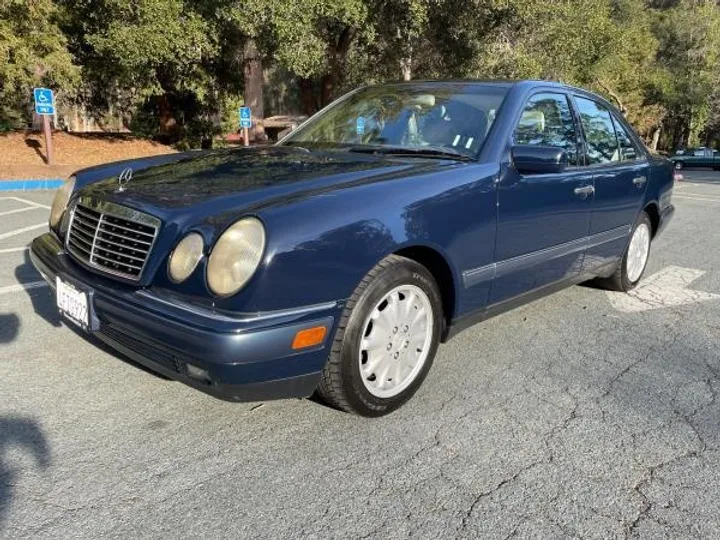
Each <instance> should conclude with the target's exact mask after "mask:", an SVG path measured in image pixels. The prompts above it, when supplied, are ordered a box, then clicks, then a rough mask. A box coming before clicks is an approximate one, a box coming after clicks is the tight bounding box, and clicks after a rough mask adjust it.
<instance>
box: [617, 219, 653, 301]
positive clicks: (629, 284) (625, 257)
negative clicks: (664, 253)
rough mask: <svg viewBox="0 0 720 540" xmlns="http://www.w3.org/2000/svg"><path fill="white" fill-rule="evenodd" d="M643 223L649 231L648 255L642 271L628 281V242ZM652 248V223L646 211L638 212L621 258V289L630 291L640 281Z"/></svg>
mask: <svg viewBox="0 0 720 540" xmlns="http://www.w3.org/2000/svg"><path fill="white" fill-rule="evenodd" d="M643 223H644V224H645V225H647V227H648V231H650V245H649V246H648V256H647V259H645V266H643V269H642V272H640V275H639V276H638V278H637V279H636V280H635V281H630V279H628V272H627V260H628V254H629V252H630V243H631V242H632V238H633V236H634V235H635V231H636V230H637V228H638V227H639V226H640V225H641V224H643ZM651 248H652V223H651V222H650V217H649V216H648V215H647V213H646V212H643V213H641V214H640V217H639V218H638V220H637V221H636V222H635V225H633V228H632V231H631V233H630V238H629V239H628V244H627V247H626V248H625V254H624V255H623V258H622V263H621V264H622V266H621V268H622V275H621V279H622V290H624V291H630V290H632V289H634V288H635V287H637V284H638V283H640V280H641V279H642V277H643V275H644V274H645V269H646V268H647V263H648V261H649V260H650V252H649V251H650V249H651Z"/></svg>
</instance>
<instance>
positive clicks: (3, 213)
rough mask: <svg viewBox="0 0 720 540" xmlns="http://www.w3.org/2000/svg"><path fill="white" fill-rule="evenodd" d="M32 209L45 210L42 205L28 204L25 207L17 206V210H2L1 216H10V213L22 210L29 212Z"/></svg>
mask: <svg viewBox="0 0 720 540" xmlns="http://www.w3.org/2000/svg"><path fill="white" fill-rule="evenodd" d="M30 210H44V208H42V207H40V206H27V207H25V208H16V209H15V210H8V211H6V212H0V216H9V215H10V214H18V213H20V212H28V211H30Z"/></svg>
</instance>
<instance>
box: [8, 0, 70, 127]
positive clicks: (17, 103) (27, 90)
mask: <svg viewBox="0 0 720 540" xmlns="http://www.w3.org/2000/svg"><path fill="white" fill-rule="evenodd" d="M57 20H58V10H57V8H56V6H55V5H54V4H53V3H52V1H51V0H33V1H28V0H0V130H2V129H3V128H5V129H7V128H11V127H21V126H25V125H27V124H28V121H29V119H30V118H31V112H30V111H31V108H30V105H31V102H32V89H33V87H36V86H47V87H50V88H53V89H54V90H55V91H56V95H57V99H58V100H59V101H62V100H63V98H64V96H66V95H67V93H69V92H72V91H73V90H74V88H75V87H76V85H77V84H78V82H79V76H78V75H79V69H78V67H77V66H76V65H75V64H73V59H72V57H71V55H70V54H69V53H68V51H67V48H66V44H67V40H66V38H65V36H64V35H63V33H62V32H61V31H60V28H59V27H58V24H57Z"/></svg>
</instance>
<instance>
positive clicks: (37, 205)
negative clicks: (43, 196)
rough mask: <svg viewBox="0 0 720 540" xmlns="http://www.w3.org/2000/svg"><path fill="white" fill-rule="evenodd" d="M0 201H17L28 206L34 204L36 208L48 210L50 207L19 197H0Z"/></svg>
mask: <svg viewBox="0 0 720 540" xmlns="http://www.w3.org/2000/svg"><path fill="white" fill-rule="evenodd" d="M0 201H17V202H21V203H25V204H28V205H30V206H36V207H37V208H45V209H47V210H50V207H49V206H48V205H47V204H42V203H39V202H35V201H29V200H27V199H21V198H20V197H0Z"/></svg>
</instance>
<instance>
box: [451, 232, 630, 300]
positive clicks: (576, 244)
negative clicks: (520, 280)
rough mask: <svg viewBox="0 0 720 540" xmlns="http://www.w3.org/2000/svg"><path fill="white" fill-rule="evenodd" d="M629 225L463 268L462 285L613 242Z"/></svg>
mask: <svg viewBox="0 0 720 540" xmlns="http://www.w3.org/2000/svg"><path fill="white" fill-rule="evenodd" d="M630 229H631V227H630V226H629V225H623V226H621V227H616V228H615V229H610V230H609V231H604V232H601V233H597V234H593V235H590V236H585V237H584V238H579V239H577V240H571V241H570V242H565V243H564V244H558V245H557V246H552V247H549V248H543V249H540V250H538V251H533V252H531V253H526V254H524V255H518V256H517V257H512V258H511V259H505V260H504V261H499V262H497V263H491V264H486V265H485V266H479V267H477V268H471V269H470V270H465V271H464V272H463V274H462V278H463V286H464V287H465V288H466V289H467V288H469V287H473V286H475V285H477V284H478V283H483V282H486V281H491V280H493V279H495V278H498V277H502V276H507V275H508V274H512V273H514V272H519V271H521V270H527V269H528V268H532V267H533V266H537V265H539V264H542V263H544V262H547V261H551V260H553V259H558V258H560V257H565V256H567V255H571V254H573V253H577V252H578V251H583V250H586V249H590V248H593V247H596V246H599V245H602V244H607V243H609V242H614V241H615V240H621V239H623V238H626V237H627V236H628V235H629V234H630Z"/></svg>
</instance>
